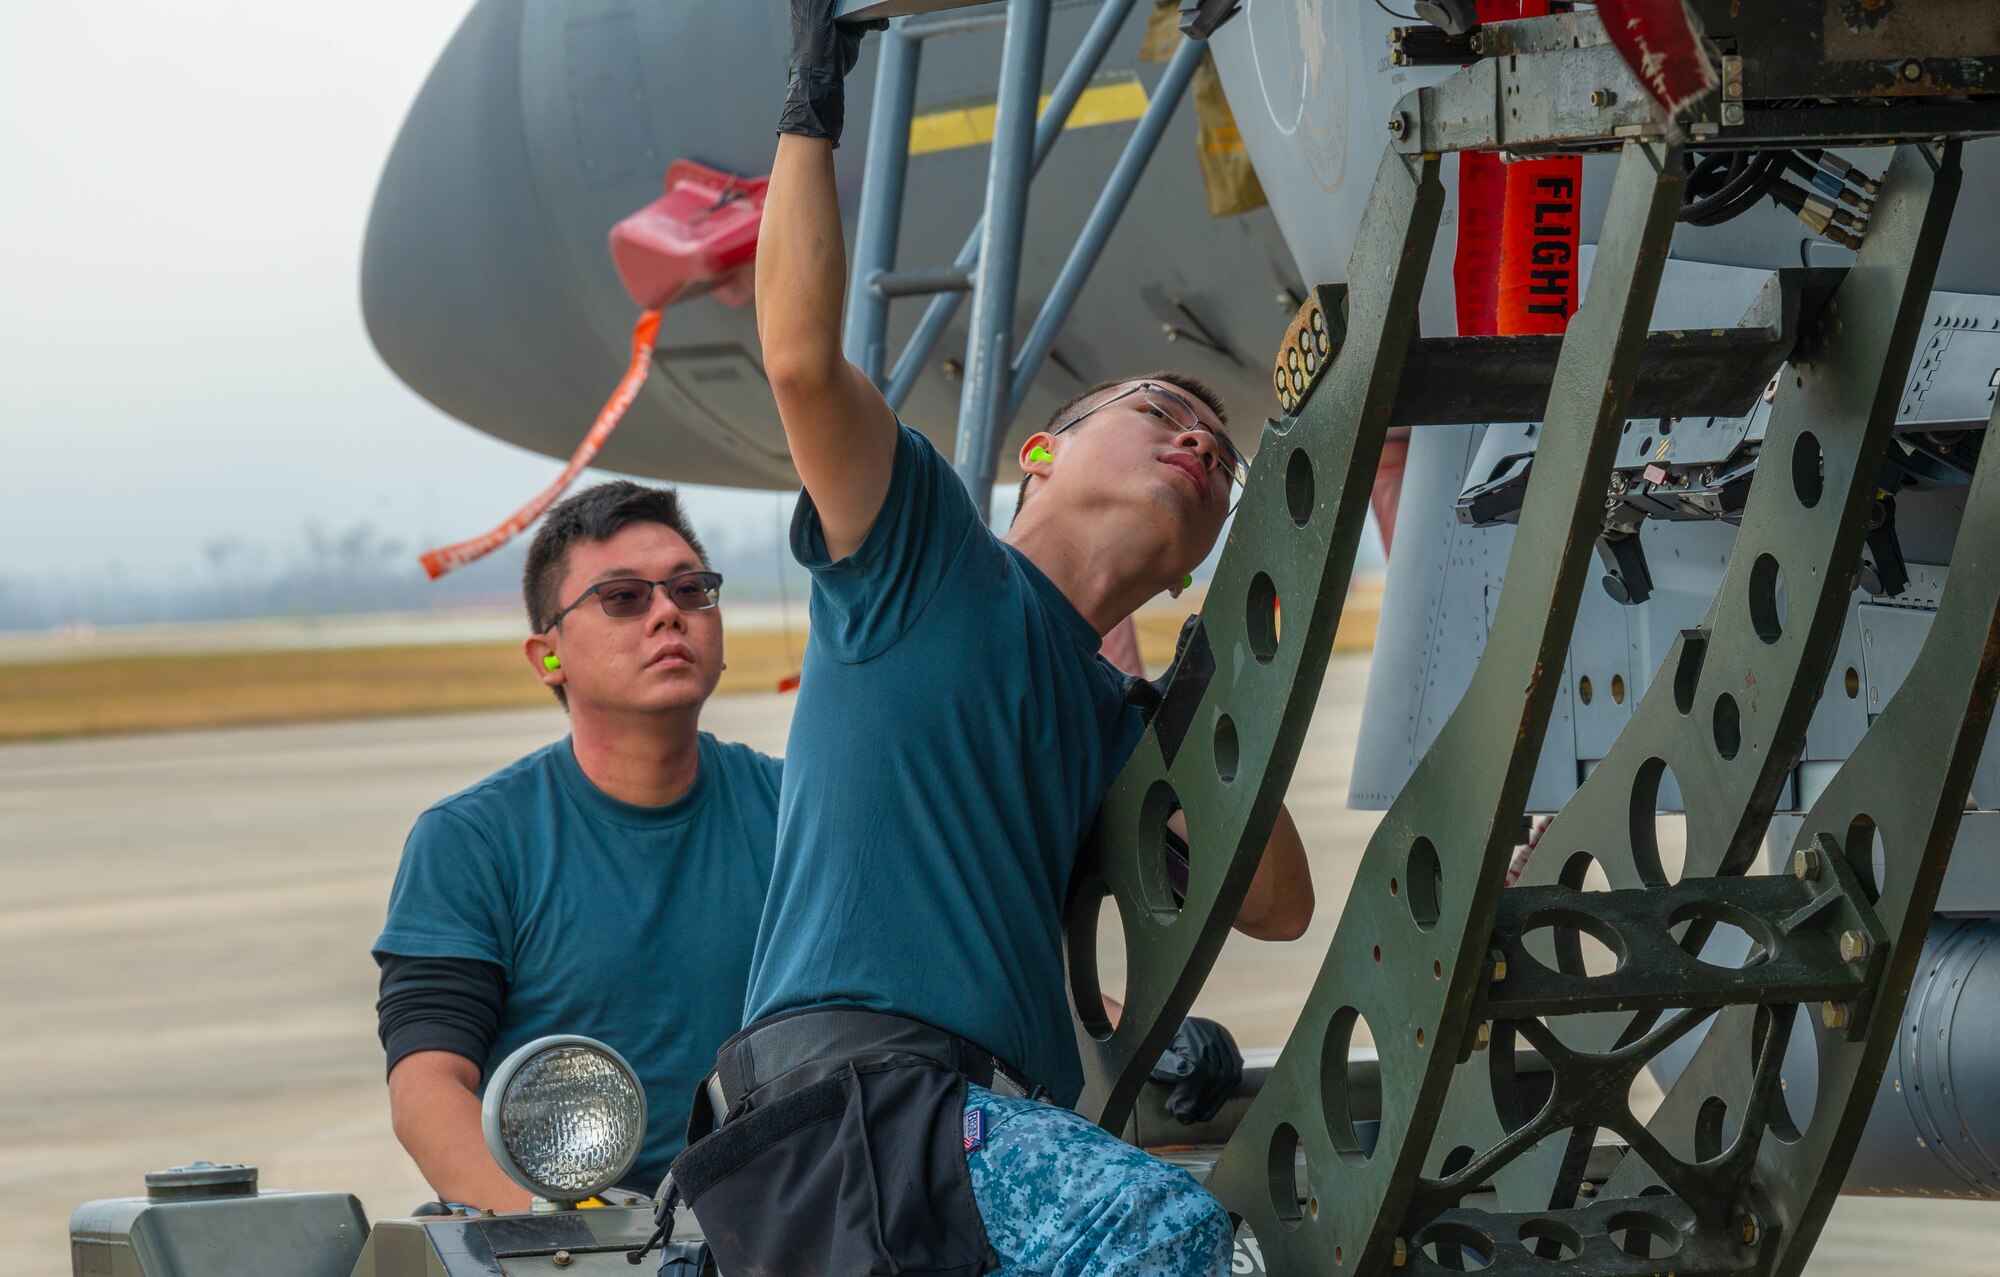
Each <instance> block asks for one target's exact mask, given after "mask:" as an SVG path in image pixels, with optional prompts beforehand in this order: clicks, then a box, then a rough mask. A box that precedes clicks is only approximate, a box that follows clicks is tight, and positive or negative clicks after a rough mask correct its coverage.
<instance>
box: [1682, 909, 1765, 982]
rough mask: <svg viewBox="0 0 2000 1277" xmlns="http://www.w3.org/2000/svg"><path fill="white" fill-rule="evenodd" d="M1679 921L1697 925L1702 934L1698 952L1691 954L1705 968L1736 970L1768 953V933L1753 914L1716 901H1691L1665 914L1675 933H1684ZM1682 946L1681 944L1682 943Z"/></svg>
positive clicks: (1760, 920) (1757, 960)
mask: <svg viewBox="0 0 2000 1277" xmlns="http://www.w3.org/2000/svg"><path fill="white" fill-rule="evenodd" d="M1682 923H1690V924H1698V925H1699V929H1700V930H1701V931H1702V932H1703V933H1704V934H1705V935H1706V937H1707V938H1706V939H1705V940H1704V941H1703V942H1702V946H1701V951H1700V952H1699V953H1696V954H1695V955H1694V959H1695V961H1696V962H1699V963H1701V964H1702V965H1703V966H1705V967H1715V968H1717V969H1719V970H1723V971H1740V970H1743V969H1745V968H1748V967H1754V966H1756V965H1758V964H1759V963H1761V962H1763V961H1764V959H1765V958H1766V957H1768V956H1769V954H1770V950H1771V936H1770V932H1769V931H1768V929H1767V928H1766V927H1765V925H1764V921H1763V919H1761V918H1758V917H1757V916H1755V915H1754V914H1750V913H1746V912H1745V911H1743V910H1741V909H1738V908H1736V907H1735V906H1733V905H1726V904H1723V903H1722V902H1720V901H1716V900H1692V901H1689V902H1688V903H1687V904H1684V905H1682V906H1680V907H1679V908H1678V909H1675V910H1674V911H1673V912H1672V913H1670V914H1668V915H1667V926H1668V927H1670V928H1673V929H1674V934H1675V935H1685V934H1686V931H1687V930H1691V929H1694V928H1692V927H1690V928H1686V929H1683V928H1682V927H1681V924H1682ZM1683 947H1685V946H1683Z"/></svg>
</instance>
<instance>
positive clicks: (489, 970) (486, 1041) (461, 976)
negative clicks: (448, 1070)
mask: <svg viewBox="0 0 2000 1277" xmlns="http://www.w3.org/2000/svg"><path fill="white" fill-rule="evenodd" d="M375 962H376V965H378V966H380V967H381V968H382V988H381V995H380V996H379V997H378V998H377V999H376V1001H375V1031H376V1033H377V1035H379V1036H380V1037H381V1039H382V1049H383V1051H385V1052H386V1053H387V1054H388V1057H389V1068H390V1069H392V1070H393V1069H394V1068H395V1067H396V1065H397V1064H398V1063H399V1062H401V1060H402V1059H403V1057H404V1056H406V1055H410V1054H413V1053H414V1052H417V1051H450V1052H451V1053H452V1054H454V1055H462V1056H464V1057H465V1058H466V1059H468V1060H471V1061H472V1062H473V1063H474V1064H476V1065H478V1066H479V1069H480V1073H481V1076H482V1077H483V1076H484V1074H485V1070H486V1057H487V1054H488V1053H489V1052H491V1051H492V1050H493V1043H494V1041H495V1040H496V1039H497V1038H499V1036H500V1010H501V1008H502V1007H503V1006H504V1005H506V1001H507V976H506V973H505V972H503V971H502V970H501V969H500V968H499V967H498V966H497V965H495V964H493V963H491V962H484V961H481V960H480V959H478V958H412V957H409V956H407V955H405V954H400V953H382V952H379V951H378V952H377V953H376V954H375Z"/></svg>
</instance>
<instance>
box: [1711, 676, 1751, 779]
mask: <svg viewBox="0 0 2000 1277" xmlns="http://www.w3.org/2000/svg"><path fill="white" fill-rule="evenodd" d="M1709 728H1710V730H1711V731H1712V732H1713V733H1714V736H1715V752H1716V755H1717V756H1718V757H1720V758H1721V759H1722V761H1723V762H1725V763H1726V762H1730V761H1731V760H1733V759H1734V758H1735V757H1736V755H1737V754H1738V753H1739V752H1740V751H1741V750H1742V748H1743V711H1742V710H1740V709H1738V708H1737V706H1736V698H1735V697H1734V696H1731V695H1730V694H1729V693H1728V692H1724V693H1722V694H1721V695H1720V696H1717V697H1716V698H1715V712H1714V715H1713V716H1712V717H1711V718H1710V720H1709Z"/></svg>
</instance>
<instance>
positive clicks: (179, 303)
mask: <svg viewBox="0 0 2000 1277" xmlns="http://www.w3.org/2000/svg"><path fill="white" fill-rule="evenodd" d="M467 8H468V2H463V0H346V3H343V4H339V5H333V6H326V5H301V4H289V3H271V0H201V3H198V4H190V3H185V2H184V0H176V2H174V3H164V2H161V0H111V2H110V3H95V4H35V3H4V4H0V349H4V350H5V352H6V353H5V359H4V364H0V444H4V447H5V451H4V456H0V550H4V561H0V576H12V577H16V578H17V579H18V578H20V577H24V576H25V577H29V578H47V577H51V576H66V575H70V574H74V573H79V572H86V571H91V570H94V569H98V568H102V567H104V566H106V565H108V564H110V563H112V562H114V561H117V562H121V563H122V564H123V565H124V567H125V568H126V570H127V571H128V572H132V573H135V574H145V575H149V576H158V577H163V578H166V579H168V580H172V579H180V578H192V577H194V576H196V575H198V574H199V573H200V571H201V570H202V565H203V560H202V554H201V547H202V546H203V545H204V544H205V543H207V542H210V541H213V540H216V539H219V538H223V537H228V536H238V537H242V538H245V539H246V540H248V541H250V542H252V543H257V544H266V545H269V546H271V547H272V548H274V549H289V548H290V547H292V546H294V545H296V544H297V543H298V542H299V540H300V530H301V528H302V526H303V525H304V524H305V522H306V521H307V520H317V521H318V522H319V523H321V524H322V525H324V526H326V527H328V528H345V527H348V526H351V525H353V524H354V523H356V522H358V521H361V520H372V521H374V522H375V523H376V524H377V525H379V526H380V527H381V528H382V529H383V530H384V531H385V532H386V533H388V534H391V535H394V536H396V537H398V538H403V539H407V540H408V541H410V542H411V543H413V544H414V543H417V542H422V543H424V544H426V545H428V544H435V543H437V542H439V541H448V540H457V539H459V538H461V537H465V536H470V535H473V534H475V533H478V532H483V531H484V530H486V529H487V528H488V527H490V526H492V525H493V524H494V523H497V522H498V521H499V520H500V519H501V518H502V517H503V516H504V515H506V514H507V513H508V512H509V511H511V510H512V509H514V508H515V507H516V506H517V505H519V504H520V502H522V501H523V500H525V499H526V498H527V497H529V496H530V495H532V494H533V493H534V492H535V491H536V490H538V489H539V488H540V487H541V486H542V485H543V484H544V483H546V482H548V480H549V479H550V478H552V477H553V476H554V474H555V472H556V470H557V469H558V468H559V463H557V462H554V461H551V460H549V459H548V458H546V457H540V456H536V455H533V454H531V453H527V452H524V451H522V450H520V449H517V448H514V447H511V446H509V445H507V444H503V443H500V442H498V441H496V440H493V439H490V438H488V437H487V436H485V435H483V434H480V433H478V432H477V431H475V430H473V429H471V428H470V427H467V426H464V425H461V424H459V423H458V422H456V421H454V420H452V419H451V418H449V417H447V416H445V415H444V414H442V413H440V412H438V411H437V410H436V409H434V408H432V407H431V406H429V405H428V404H426V403H425V402H424V401H423V400H421V399H419V398H418V397H417V395H416V394H415V393H413V392H412V391H410V390H408V389H406V388H405V387H404V386H403V384H402V383H401V382H399V381H397V380H396V379H395V377H394V376H392V375H391V374H390V372H389V371H388V369H387V368H386V367H384V366H383V364H382V362H381V361H380V360H379V359H378V358H376V355H375V352H374V348H373V347H371V346H370V345H369V343H368V339H367V335H366V333H365V332H364V330H363V328H362V323H361V307H360V299H359V290H358V286H357V279H358V275H359V263H360V254H361V236H362V230H363V227H364V225H365V224H366V221H367V215H368V206H369V202H370V200H371V199H372V198H373V195H374V190H375V180H376V177H377V175H378V173H379V171H380V169H381V165H382V161H383V159H384V157H385V156H386V155H387V154H388V150H389V145H390V143H391V141H392V140H393V139H394V137H395V132H396V129H397V126H398V125H399V124H400V123H401V121H402V117H403V113H404V111H405V109H406V108H407V107H408V106H409V104H410V102H411V100H412V99H413V98H414V97H415V95H416V92H417V89H418V86H419V85H420V84H421V83H422V81H423V77H424V75H425V74H426V73H427V72H428V71H429V69H430V66H431V63H432V62H433V60H434V59H435V58H436V57H437V55H438V53H439V52H440V51H441V50H442V49H443V47H444V45H445V42H446V41H447V40H448V39H449V37H450V35H451V32H452V31H453V29H454V28H455V27H456V26H457V23H458V21H459V19H460V18H461V17H462V16H463V14H464V13H465V11H466V9H467ZM606 389H607V393H608V391H609V387H607V388H606ZM588 424H589V423H588V422H579V423H578V426H577V432H578V437H579V438H581V436H582V432H583V430H584V428H585V427H586V426H587V425H588ZM778 502H779V499H778V498H776V497H774V496H773V495H772V494H770V493H755V494H750V493H728V492H722V491H716V490H710V491H709V492H704V493H702V494H700V495H698V496H697V497H696V499H695V503H694V504H695V506H696V511H695V513H696V517H697V519H698V520H699V521H700V522H701V525H702V526H703V527H704V530H707V529H708V528H709V527H710V526H711V525H713V526H714V529H715V531H714V534H713V535H712V536H711V539H712V540H714V541H720V542H722V543H724V544H727V543H728V542H729V541H730V540H731V539H732V538H731V536H730V532H731V531H736V532H738V533H739V534H742V533H747V532H749V531H750V530H751V529H752V528H753V527H754V529H755V531H756V532H757V533H758V534H759V535H760V539H761V537H764V536H768V535H769V529H770V527H771V526H772V524H773V522H774V520H775V517H776V511H777V506H778ZM413 570H414V565H413Z"/></svg>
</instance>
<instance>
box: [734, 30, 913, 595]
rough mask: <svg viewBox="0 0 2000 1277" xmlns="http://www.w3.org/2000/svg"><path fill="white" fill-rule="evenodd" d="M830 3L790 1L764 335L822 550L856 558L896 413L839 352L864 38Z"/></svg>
mask: <svg viewBox="0 0 2000 1277" xmlns="http://www.w3.org/2000/svg"><path fill="white" fill-rule="evenodd" d="M833 7H834V5H833V0H792V65H791V79H790V82H789V87H788V97H787V100H786V105H785V114H784V117H783V119H782V120H781V121H780V122H779V126H778V128H779V135H778V155H777V159H776V161H775V162H774V163H773V165H772V168H771V186H770V189H769V191H768V192H767V193H766V196H765V200H764V220H763V225H762V227H761V229H760V230H759V231H758V236H757V336H758V340H759V341H760V342H761V343H762V345H763V351H764V373H765V375H766V376H767V377H769V378H770V381H771V392H772V394H773V395H774V396H775V397H776V399H777V401H778V417H779V419H780V420H781V421H782V422H783V423H784V427H785V439H786V442H787V443H789V444H790V446H791V452H792V464H793V465H794V466H796V467H797V468H798V472H799V478H800V479H801V480H802V481H803V482H804V483H805V486H806V491H807V492H809V493H810V494H811V495H812V500H813V505H814V507H815V508H816V509H817V510H818V511H819V519H820V528H821V531H822V533H823V535H824V536H825V538H826V550H827V554H828V555H829V556H830V557H832V558H836V559H838V558H841V557H843V556H845V555H847V554H850V553H852V552H853V551H854V550H855V549H856V548H857V547H859V546H860V544H861V541H862V539H863V538H864V537H866V536H867V535H868V529H869V527H870V526H872V525H873V524H874V522H875V516H876V514H877V513H879V512H880V511H881V509H882V498H883V497H884V496H885V495H886V494H887V493H888V491H889V477H890V470H891V467H892V465H893V464H894V461H895V456H896V416H895V413H893V412H892V411H890V409H889V405H888V403H887V401H885V400H884V399H883V398H882V395H881V392H880V391H878V390H877V389H876V388H875V384H874V383H873V382H871V381H870V380H868V378H867V376H866V375H865V374H863V373H862V371H861V370H860V369H859V368H856V367H855V366H854V365H853V364H851V363H849V362H848V361H847V359H846V357H845V356H844V355H843V354H842V353H841V346H840V320H841V309H842V303H843V299H844V297H845V294H846V284H847V251H846V246H845V243H844V241H843V240H842V238H841V229H840V199H839V195H838V193H837V191H836V189H835V186H834V177H833V148H834V146H835V145H836V144H837V143H838V141H839V138H840V126H841V119H842V98H841V94H842V87H841V81H842V77H844V76H845V75H846V73H847V71H848V69H849V68H850V67H851V66H852V65H853V62H854V56H855V51H856V49H857V48H858V46H859V43H860V38H861V33H860V31H859V30H855V29H850V28H846V27H841V26H838V25H836V24H835V23H834V21H833V18H832V11H833Z"/></svg>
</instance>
